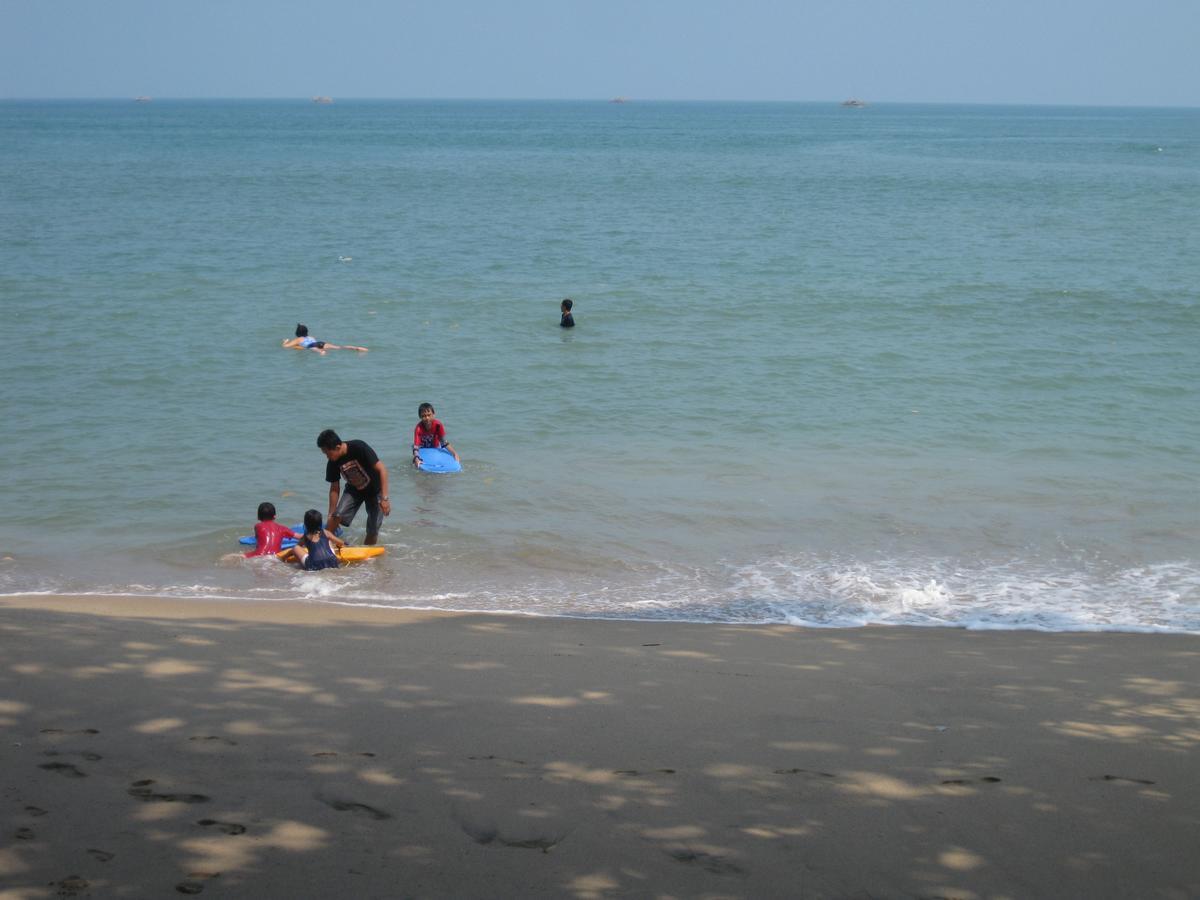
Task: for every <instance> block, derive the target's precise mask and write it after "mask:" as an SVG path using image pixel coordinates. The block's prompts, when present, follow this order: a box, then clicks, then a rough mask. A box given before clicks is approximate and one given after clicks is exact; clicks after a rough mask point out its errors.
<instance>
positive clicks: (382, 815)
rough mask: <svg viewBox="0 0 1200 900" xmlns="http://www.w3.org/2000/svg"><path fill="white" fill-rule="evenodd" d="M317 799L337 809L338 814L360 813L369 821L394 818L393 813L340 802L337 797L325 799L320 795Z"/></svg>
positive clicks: (344, 801) (364, 805)
mask: <svg viewBox="0 0 1200 900" xmlns="http://www.w3.org/2000/svg"><path fill="white" fill-rule="evenodd" d="M317 799H318V800H320V801H321V802H322V803H324V804H325V805H326V806H329V807H332V808H333V809H336V810H337V811H338V812H352V813H358V814H359V815H362V816H366V817H367V818H369V819H375V820H377V821H382V820H383V819H390V818H391V817H392V814H391V813H387V812H384V811H383V810H382V809H376V808H375V807H373V806H368V805H367V804H365V803H357V802H355V801H354V800H339V799H337V798H335V797H323V796H321V795H320V794H317Z"/></svg>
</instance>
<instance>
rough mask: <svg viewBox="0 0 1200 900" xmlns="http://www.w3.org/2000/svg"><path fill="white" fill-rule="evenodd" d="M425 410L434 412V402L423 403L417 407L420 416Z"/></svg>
mask: <svg viewBox="0 0 1200 900" xmlns="http://www.w3.org/2000/svg"><path fill="white" fill-rule="evenodd" d="M425 410H429V411H430V412H433V411H434V409H433V404H432V403H422V404H421V405H420V406H418V407H417V415H418V416H419V415H421V413H423V412H425Z"/></svg>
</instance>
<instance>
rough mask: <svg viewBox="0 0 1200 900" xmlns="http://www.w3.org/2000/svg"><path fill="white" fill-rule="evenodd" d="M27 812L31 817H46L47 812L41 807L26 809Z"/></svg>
mask: <svg viewBox="0 0 1200 900" xmlns="http://www.w3.org/2000/svg"><path fill="white" fill-rule="evenodd" d="M25 812H27V813H29V814H30V815H31V816H44V815H45V814H46V810H44V809H42V808H41V807H40V806H27V807H25Z"/></svg>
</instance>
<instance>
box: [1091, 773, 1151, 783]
mask: <svg viewBox="0 0 1200 900" xmlns="http://www.w3.org/2000/svg"><path fill="white" fill-rule="evenodd" d="M1088 781H1123V782H1125V783H1126V784H1157V783H1158V782H1156V781H1151V780H1150V779H1148V778H1126V777H1125V776H1124V775H1093V776H1092V777H1091V778H1089V779H1088Z"/></svg>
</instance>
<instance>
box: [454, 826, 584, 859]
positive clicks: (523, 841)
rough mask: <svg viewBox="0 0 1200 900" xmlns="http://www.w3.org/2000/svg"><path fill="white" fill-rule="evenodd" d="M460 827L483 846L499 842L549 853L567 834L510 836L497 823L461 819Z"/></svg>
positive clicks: (506, 845)
mask: <svg viewBox="0 0 1200 900" xmlns="http://www.w3.org/2000/svg"><path fill="white" fill-rule="evenodd" d="M458 824H459V827H460V828H462V830H463V833H464V834H466V835H467V837H469V838H470V839H471V840H473V841H474V842H475V843H477V844H480V845H481V846H484V847H486V846H488V845H489V844H493V843H494V844H499V845H500V846H501V847H511V848H513V849H514V850H541V851H542V852H543V853H549V852H550V851H551V850H552V849H553V848H555V847H557V846H558V845H559V844H561V843H562V842H563V840H565V838H566V836H565V835H557V836H555V837H532V838H519V839H518V838H509V837H505V836H504V835H502V834H501V833H500V830H499V829H498V828H496V826H495V825H482V824H477V823H475V822H467V821H462V820H460V821H459V823H458Z"/></svg>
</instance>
